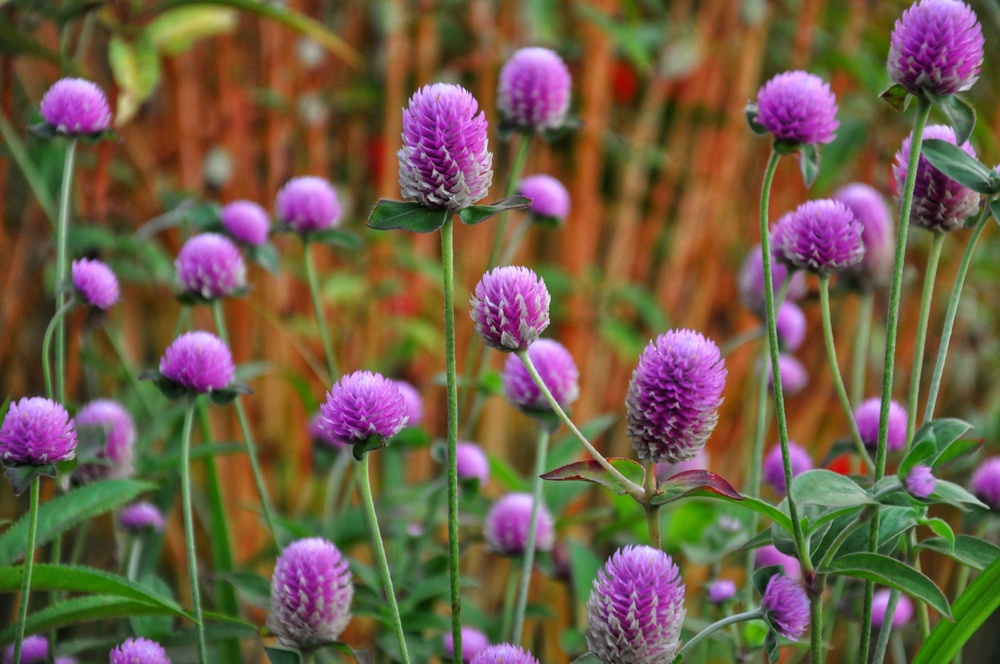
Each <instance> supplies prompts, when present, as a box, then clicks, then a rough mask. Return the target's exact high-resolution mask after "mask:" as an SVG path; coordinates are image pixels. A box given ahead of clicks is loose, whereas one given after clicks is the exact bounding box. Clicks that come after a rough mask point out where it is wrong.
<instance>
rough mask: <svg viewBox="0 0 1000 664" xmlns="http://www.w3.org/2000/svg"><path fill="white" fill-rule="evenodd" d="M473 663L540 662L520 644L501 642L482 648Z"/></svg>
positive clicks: (521, 663)
mask: <svg viewBox="0 0 1000 664" xmlns="http://www.w3.org/2000/svg"><path fill="white" fill-rule="evenodd" d="M471 664H539V663H538V660H537V659H535V656H534V655H532V654H531V653H530V652H528V651H527V650H524V649H523V648H521V647H520V646H515V645H511V644H510V643H501V644H499V645H495V646H490V647H489V648H486V649H485V650H480V651H479V652H478V653H477V654H476V656H475V657H473V658H472V662H471Z"/></svg>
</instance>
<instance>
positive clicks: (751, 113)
mask: <svg viewBox="0 0 1000 664" xmlns="http://www.w3.org/2000/svg"><path fill="white" fill-rule="evenodd" d="M743 112H744V113H745V114H746V116H747V124H748V125H750V131H752V132H753V133H755V134H757V135H758V136H765V135H766V134H768V133H770V132H768V131H767V129H765V128H764V125H762V124H760V123H759V122H757V114H758V113H759V112H760V108H758V106H757V102H755V101H751V102H748V103H747V105H746V106H744V107H743Z"/></svg>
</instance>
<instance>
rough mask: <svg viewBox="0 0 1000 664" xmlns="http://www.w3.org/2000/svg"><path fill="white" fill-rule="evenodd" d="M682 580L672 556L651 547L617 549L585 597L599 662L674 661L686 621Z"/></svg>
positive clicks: (592, 647) (590, 638)
mask: <svg viewBox="0 0 1000 664" xmlns="http://www.w3.org/2000/svg"><path fill="white" fill-rule="evenodd" d="M685 613H686V609H685V608H684V583H683V582H682V581H681V575H680V570H679V569H678V567H677V565H675V564H674V561H673V560H671V558H670V556H668V555H667V554H665V553H663V552H662V551H660V550H658V549H654V548H652V547H649V546H626V547H623V548H621V549H618V551H616V552H615V553H614V554H613V555H612V556H611V558H610V559H608V561H607V563H605V565H604V567H603V568H602V569H600V570H599V571H598V572H597V578H596V579H595V580H594V586H593V589H592V590H591V591H590V598H589V599H588V600H587V622H588V627H587V646H588V647H589V648H590V651H591V652H593V653H594V654H595V655H597V658H598V659H599V660H600V661H601V662H606V663H607V664H620V663H624V662H635V663H637V664H654V663H659V662H672V661H673V659H674V657H675V656H676V655H677V650H678V647H679V646H680V635H681V626H682V625H683V623H684V615H685Z"/></svg>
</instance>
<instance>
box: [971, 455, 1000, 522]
mask: <svg viewBox="0 0 1000 664" xmlns="http://www.w3.org/2000/svg"><path fill="white" fill-rule="evenodd" d="M969 489H970V490H971V491H972V493H974V494H975V496H976V498H979V500H981V501H983V502H984V503H986V504H987V505H988V506H989V508H990V509H991V510H1000V457H990V458H989V459H985V460H984V461H983V462H982V463H981V464H979V467H978V468H976V470H975V472H973V473H972V480H971V481H970V483H969Z"/></svg>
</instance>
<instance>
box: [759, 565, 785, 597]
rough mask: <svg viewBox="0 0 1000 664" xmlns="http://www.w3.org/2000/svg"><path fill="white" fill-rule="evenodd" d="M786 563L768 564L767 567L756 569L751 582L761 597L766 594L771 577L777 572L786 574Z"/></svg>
mask: <svg viewBox="0 0 1000 664" xmlns="http://www.w3.org/2000/svg"><path fill="white" fill-rule="evenodd" d="M784 570H785V567H784V565H768V566H767V567H761V568H760V569H758V570H756V571H754V573H753V577H752V578H751V582H752V583H753V587H754V590H756V591H757V594H758V595H760V596H761V597H763V596H764V591H766V590H767V584H768V582H769V581H770V580H771V577H772V576H774V575H775V574H784V573H785V572H784Z"/></svg>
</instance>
